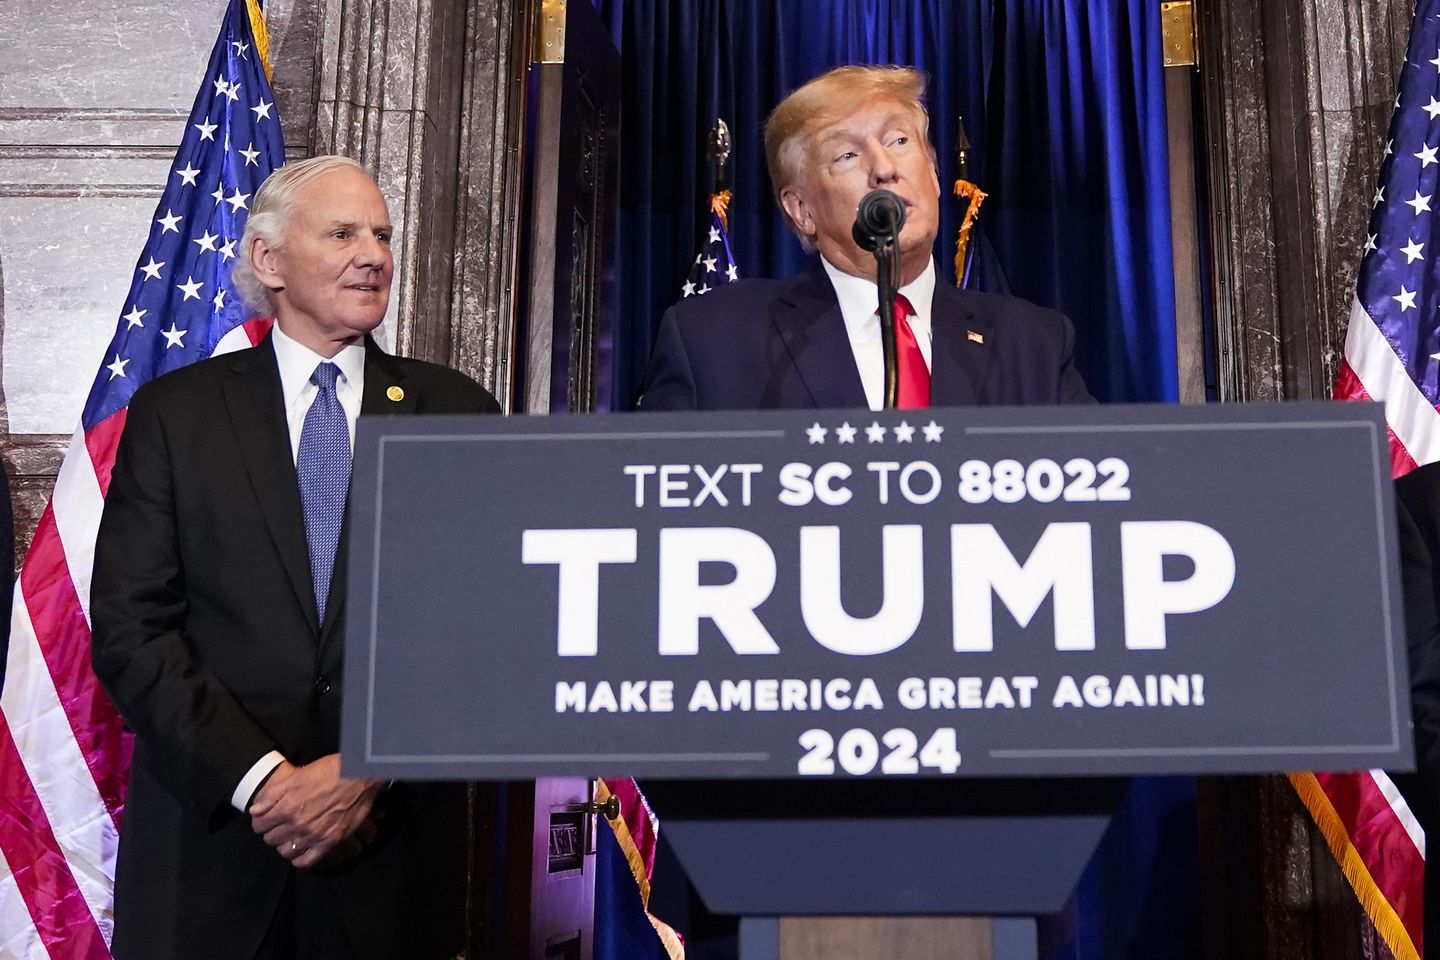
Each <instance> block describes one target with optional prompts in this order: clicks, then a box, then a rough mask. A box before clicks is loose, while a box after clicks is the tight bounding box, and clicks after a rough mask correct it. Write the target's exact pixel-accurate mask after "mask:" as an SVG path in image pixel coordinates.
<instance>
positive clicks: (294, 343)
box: [270, 323, 365, 409]
mask: <svg viewBox="0 0 1440 960" xmlns="http://www.w3.org/2000/svg"><path fill="white" fill-rule="evenodd" d="M270 342H271V343H272V344H274V345H275V362H276V363H277V364H278V365H279V367H280V393H281V395H282V396H283V397H284V400H285V407H286V409H289V408H290V407H291V406H292V405H294V403H295V401H296V400H297V399H299V397H300V394H301V392H303V391H304V389H305V388H306V387H307V386H309V385H310V375H311V374H313V373H314V372H315V368H316V367H318V366H319V365H320V364H322V363H333V364H335V366H337V367H339V368H340V377H341V380H340V383H343V384H345V385H347V386H350V387H354V386H356V385H358V384H359V383H360V377H361V375H362V374H363V373H364V372H365V347H364V345H363V344H359V343H352V344H349V345H348V346H345V347H341V348H340V352H339V353H337V354H335V356H333V357H329V358H326V357H322V356H320V354H318V353H316V352H315V351H314V350H311V349H310V348H309V347H307V346H305V345H304V344H303V343H301V342H300V341H298V340H296V339H294V338H293V337H289V336H286V334H285V331H284V330H281V329H280V324H278V323H277V324H275V325H274V326H273V327H271V329H270ZM337 386H338V384H337Z"/></svg>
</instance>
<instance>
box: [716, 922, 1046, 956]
mask: <svg viewBox="0 0 1440 960" xmlns="http://www.w3.org/2000/svg"><path fill="white" fill-rule="evenodd" d="M738 947H739V949H738V951H737V953H738V958H739V960H873V958H874V957H884V958H886V960H1036V958H1037V957H1038V956H1039V942H1038V939H1037V936H1036V930H1035V921H1034V920H1032V919H1030V918H1028V917H999V918H996V919H993V920H991V919H988V918H980V917H863V918H862V917H818V918H816V917H742V918H740V931H739V940H738Z"/></svg>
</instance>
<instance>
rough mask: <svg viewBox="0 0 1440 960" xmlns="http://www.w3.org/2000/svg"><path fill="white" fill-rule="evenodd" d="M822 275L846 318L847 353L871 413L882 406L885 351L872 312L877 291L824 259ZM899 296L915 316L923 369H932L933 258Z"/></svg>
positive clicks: (914, 328)
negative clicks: (851, 360)
mask: <svg viewBox="0 0 1440 960" xmlns="http://www.w3.org/2000/svg"><path fill="white" fill-rule="evenodd" d="M820 262H821V263H822V264H824V265H825V273H826V274H828V275H829V277H830V285H831V286H832V287H834V288H835V296H836V298H837V299H838V300H839V301H840V314H841V316H843V317H844V318H845V332H846V333H847V334H849V336H850V352H851V353H853V354H854V355H855V367H856V368H857V369H858V370H859V371H860V383H861V385H862V386H864V388H865V401H866V403H868V404H869V405H870V409H871V410H879V409H881V408H882V407H884V406H885V347H884V345H883V344H882V343H881V342H880V316H879V314H878V313H877V312H876V310H875V308H876V306H877V305H878V304H879V302H880V291H879V290H878V289H877V288H876V286H875V284H874V283H872V282H871V281H869V280H866V279H865V278H864V277H855V276H851V275H850V274H848V273H845V272H844V271H843V270H840V269H839V268H838V267H836V266H834V265H833V264H831V263H830V261H829V260H826V259H825V258H824V257H821V258H820ZM900 293H901V295H903V296H904V297H905V298H906V299H907V300H909V301H910V307H911V309H913V310H914V311H915V312H914V313H913V314H912V315H911V316H910V329H911V331H913V332H914V334H915V342H916V343H917V344H918V345H919V347H920V353H921V355H922V356H924V357H925V366H926V367H932V366H933V364H932V363H931V362H930V353H931V348H932V341H933V340H934V339H935V335H934V330H933V328H932V326H931V317H932V314H933V312H934V307H935V258H934V257H931V258H930V262H929V263H928V264H926V265H925V269H924V271H923V272H922V273H921V274H920V276H918V277H916V278H915V279H914V280H912V281H911V282H909V283H907V284H906V285H905V286H903V287H901V288H900Z"/></svg>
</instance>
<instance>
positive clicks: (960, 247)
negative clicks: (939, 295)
mask: <svg viewBox="0 0 1440 960" xmlns="http://www.w3.org/2000/svg"><path fill="white" fill-rule="evenodd" d="M955 196H957V197H959V198H961V199H962V200H966V201H968V202H967V203H966V204H965V219H964V221H962V222H961V224H960V234H959V236H957V237H956V238H955V286H957V287H958V286H960V284H961V283H963V282H964V280H965V254H966V251H967V250H968V249H969V247H970V229H971V228H972V227H974V226H975V218H976V217H978V216H979V215H980V204H982V203H984V202H985V198H986V197H987V196H988V194H987V193H986V192H985V191H984V190H981V189H980V188H979V187H977V186H976V185H975V184H973V183H971V182H970V181H969V180H956V181H955Z"/></svg>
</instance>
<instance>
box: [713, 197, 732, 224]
mask: <svg viewBox="0 0 1440 960" xmlns="http://www.w3.org/2000/svg"><path fill="white" fill-rule="evenodd" d="M710 211H711V212H712V213H714V214H715V216H717V217H719V218H720V226H722V227H724V228H725V229H726V230H729V229H730V216H729V213H730V191H729V190H721V191H720V192H719V193H712V194H710Z"/></svg>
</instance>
